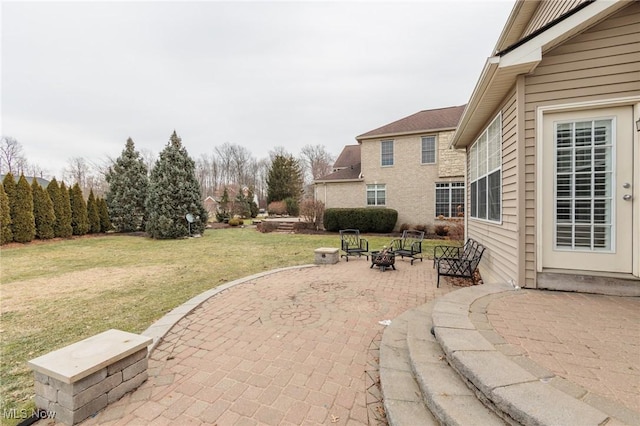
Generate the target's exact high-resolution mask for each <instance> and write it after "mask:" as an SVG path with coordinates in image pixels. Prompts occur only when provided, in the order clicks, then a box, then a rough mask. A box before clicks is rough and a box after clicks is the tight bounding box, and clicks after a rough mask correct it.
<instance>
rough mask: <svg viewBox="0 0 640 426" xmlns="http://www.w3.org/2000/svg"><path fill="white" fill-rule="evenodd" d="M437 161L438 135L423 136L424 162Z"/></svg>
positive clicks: (431, 162)
mask: <svg viewBox="0 0 640 426" xmlns="http://www.w3.org/2000/svg"><path fill="white" fill-rule="evenodd" d="M435 162H436V137H435V136H423V137H422V164H435Z"/></svg>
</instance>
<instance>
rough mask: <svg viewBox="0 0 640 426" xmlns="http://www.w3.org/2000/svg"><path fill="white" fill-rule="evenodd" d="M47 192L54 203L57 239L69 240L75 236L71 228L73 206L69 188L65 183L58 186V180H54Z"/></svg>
mask: <svg viewBox="0 0 640 426" xmlns="http://www.w3.org/2000/svg"><path fill="white" fill-rule="evenodd" d="M47 192H48V193H49V197H50V198H51V202H52V203H53V212H54V213H55V216H56V222H55V224H54V226H53V233H54V235H55V236H56V237H60V238H69V237H70V236H71V235H72V234H73V229H72V228H71V204H70V202H69V192H68V191H67V187H66V186H65V185H64V182H62V183H61V184H60V185H58V181H57V180H56V178H53V179H51V182H49V185H47Z"/></svg>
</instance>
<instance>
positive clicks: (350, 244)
mask: <svg viewBox="0 0 640 426" xmlns="http://www.w3.org/2000/svg"><path fill="white" fill-rule="evenodd" d="M340 248H341V249H342V251H343V254H342V255H341V256H340V257H344V258H345V259H346V260H347V262H348V261H349V256H358V257H360V256H363V255H364V256H366V258H367V260H369V241H367V240H366V239H365V238H362V237H361V236H360V231H359V230H357V229H343V230H341V231H340Z"/></svg>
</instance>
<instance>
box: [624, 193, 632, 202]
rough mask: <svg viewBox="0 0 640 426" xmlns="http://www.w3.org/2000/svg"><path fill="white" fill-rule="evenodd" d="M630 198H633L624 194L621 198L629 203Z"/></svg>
mask: <svg viewBox="0 0 640 426" xmlns="http://www.w3.org/2000/svg"><path fill="white" fill-rule="evenodd" d="M632 198H633V197H632V196H631V194H624V195H623V196H622V199H623V200H625V201H631V199H632Z"/></svg>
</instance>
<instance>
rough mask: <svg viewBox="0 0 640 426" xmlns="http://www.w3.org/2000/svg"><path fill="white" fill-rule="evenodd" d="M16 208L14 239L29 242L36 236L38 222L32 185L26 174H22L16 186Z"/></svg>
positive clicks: (19, 241)
mask: <svg viewBox="0 0 640 426" xmlns="http://www.w3.org/2000/svg"><path fill="white" fill-rule="evenodd" d="M14 207H15V210H14V211H13V215H12V216H11V221H12V222H13V240H14V241H16V242H18V243H28V242H29V241H33V238H34V237H35V236H36V223H35V219H34V217H33V195H32V194H31V186H30V185H29V183H28V182H27V179H26V178H25V177H24V175H21V176H20V180H18V185H17V186H16V198H15V204H14Z"/></svg>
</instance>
